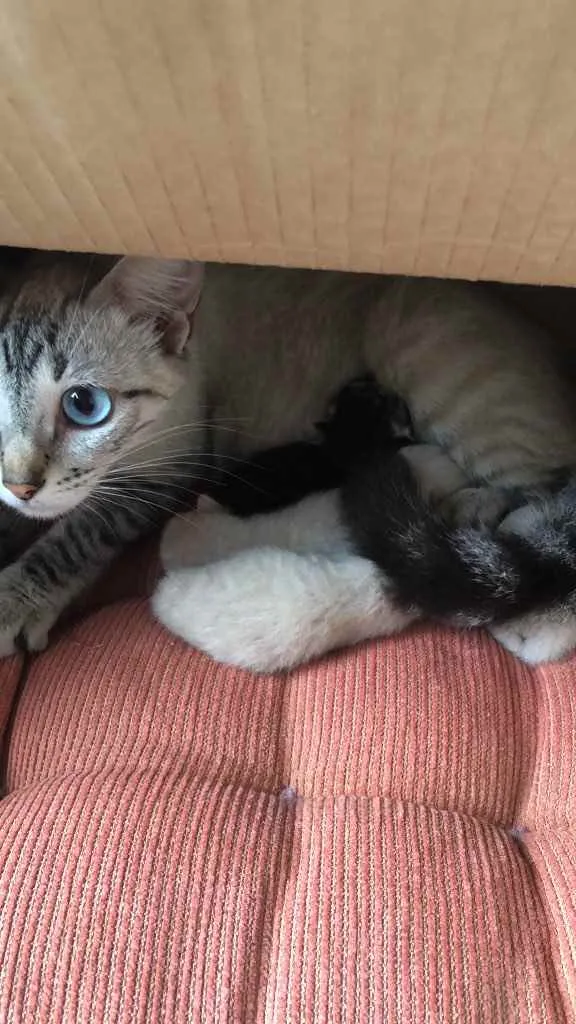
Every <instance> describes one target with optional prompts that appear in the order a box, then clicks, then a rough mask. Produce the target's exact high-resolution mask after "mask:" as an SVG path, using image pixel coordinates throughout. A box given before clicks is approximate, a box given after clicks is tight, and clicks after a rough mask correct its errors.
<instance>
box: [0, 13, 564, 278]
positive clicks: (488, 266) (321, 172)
mask: <svg viewBox="0 0 576 1024" xmlns="http://www.w3.org/2000/svg"><path fill="white" fill-rule="evenodd" d="M0 17H1V27H0V47H1V55H2V56H1V62H0V75H1V86H2V88H1V98H0V132H1V139H2V144H1V157H0V168H1V171H0V173H1V189H2V194H1V205H0V241H1V242H3V243H7V244H16V245H38V246H42V247H50V248H57V247H60V248H76V249H86V250H92V249H96V250H102V251H112V252H120V251H123V252H139V253H154V252H161V253H164V254H167V255H193V256H198V257H202V258H211V259H219V260H222V259H225V260H233V261H243V262H265V263H277V264H284V263H286V264H297V265H308V266H332V267H350V268H353V269H366V270H372V271H395V272H402V273H418V274H421V273H422V274H435V275H449V276H452V275H455V276H462V277H469V278H476V277H481V278H492V279H501V280H508V281H527V282H530V281H537V282H556V283H560V284H565V283H570V284H576V233H575V225H576V136H575V132H576V58H575V54H576V5H575V4H574V2H573V0H304V2H301V3H295V2H291V0H282V2H281V0H162V3H155V2H154V0H2V2H1V7H0Z"/></svg>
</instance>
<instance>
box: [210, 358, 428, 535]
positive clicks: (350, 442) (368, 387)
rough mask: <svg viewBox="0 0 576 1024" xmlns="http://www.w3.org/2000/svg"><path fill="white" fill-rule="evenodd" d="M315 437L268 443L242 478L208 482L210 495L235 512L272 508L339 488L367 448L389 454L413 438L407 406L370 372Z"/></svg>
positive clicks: (343, 396)
mask: <svg viewBox="0 0 576 1024" xmlns="http://www.w3.org/2000/svg"><path fill="white" fill-rule="evenodd" d="M316 430H317V435H318V436H317V439H316V440H313V441H299V442H295V443H294V444H287V445H282V446H280V447H278V448H270V449H268V450H267V451H264V452H261V453H260V454H257V455H255V456H254V457H253V458H252V459H251V460H250V461H249V462H248V464H246V465H244V466H243V467H242V479H236V478H232V477H229V478H227V479H226V480H219V481H217V482H215V483H214V484H211V485H210V488H209V492H208V493H209V494H210V497H212V498H214V499H215V500H216V501H218V502H219V503H220V504H221V505H223V506H224V508H226V509H228V511H229V512H232V513H234V514H235V515H237V516H251V515H255V514H257V513H262V512H272V511H274V510H275V509H278V508H284V507H285V506H287V505H292V504H294V503H295V502H297V501H300V500H301V499H302V498H305V497H306V495H308V494H312V493H314V492H318V491H328V490H332V489H333V488H335V487H339V486H340V485H341V484H342V483H343V481H344V480H345V478H346V475H347V474H348V472H349V471H350V469H351V468H352V467H353V466H354V465H356V464H358V463H359V462H360V461H361V460H362V459H364V458H366V457H367V456H368V455H369V454H370V453H372V452H376V451H377V452H378V453H380V455H382V456H390V455H393V454H394V453H395V452H397V451H398V450H399V449H400V448H402V447H404V446H405V445H407V444H410V443H412V441H413V429H412V422H411V419H410V414H409V412H408V407H407V406H406V404H405V403H404V402H403V401H402V399H401V398H399V397H398V395H396V394H394V393H392V392H388V391H382V390H381V389H380V388H379V386H378V384H377V383H376V380H375V379H374V378H373V377H371V376H366V377H360V378H357V379H356V380H353V381H352V382H351V383H350V384H347V385H346V386H345V387H344V388H342V390H341V391H340V392H339V393H338V395H337V396H336V398H335V399H334V401H333V402H332V404H331V407H330V409H329V410H328V412H327V415H326V418H325V419H324V420H322V421H321V422H320V423H317V424H316Z"/></svg>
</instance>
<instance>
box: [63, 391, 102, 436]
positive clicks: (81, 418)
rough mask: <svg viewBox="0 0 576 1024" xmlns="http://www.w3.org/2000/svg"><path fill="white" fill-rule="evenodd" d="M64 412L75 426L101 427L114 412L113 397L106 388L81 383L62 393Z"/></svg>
mask: <svg viewBox="0 0 576 1024" xmlns="http://www.w3.org/2000/svg"><path fill="white" fill-rule="evenodd" d="M62 412H63V413H64V416H65V417H66V419H67V420H68V422H69V423H72V424H73V426H75V427H99V426H100V425H101V424H102V423H104V422H105V420H107V419H108V417H109V415H110V413H111V412H112V399H111V397H110V395H109V394H108V392H107V391H106V390H105V389H104V388H97V387H92V385H90V384H80V385H78V387H75V388H68V391H65V392H64V394H63V395H62Z"/></svg>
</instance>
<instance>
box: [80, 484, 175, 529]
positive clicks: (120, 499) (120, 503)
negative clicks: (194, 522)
mask: <svg viewBox="0 0 576 1024" xmlns="http://www.w3.org/2000/svg"><path fill="white" fill-rule="evenodd" d="M141 491H145V492H146V491H148V492H149V493H150V494H154V493H155V492H154V490H152V489H151V488H139V491H138V492H136V491H134V492H130V491H128V492H126V491H121V490H115V489H114V488H110V487H99V488H98V490H97V492H96V494H97V496H98V497H100V496H102V497H103V498H105V497H108V500H112V501H114V502H115V503H116V506H117V507H118V508H121V509H123V510H125V509H126V498H127V497H129V498H130V501H131V502H132V501H139V502H141V504H143V505H147V506H149V507H150V508H153V509H157V510H158V511H159V512H162V514H163V515H166V516H176V517H177V518H178V519H182V520H183V521H184V522H188V520H187V518H186V516H184V515H182V514H181V513H180V512H177V511H175V510H174V508H172V507H171V506H168V505H161V504H160V503H159V502H157V501H150V499H149V498H144V497H142V494H141V493H140V492H141ZM192 496H194V495H192ZM178 500H179V501H180V503H181V504H182V505H184V506H187V502H185V501H184V500H183V499H178Z"/></svg>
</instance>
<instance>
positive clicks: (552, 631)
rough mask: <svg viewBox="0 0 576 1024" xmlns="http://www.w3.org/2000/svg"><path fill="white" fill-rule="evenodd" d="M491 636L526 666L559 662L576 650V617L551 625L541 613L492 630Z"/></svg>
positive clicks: (494, 627)
mask: <svg viewBox="0 0 576 1024" xmlns="http://www.w3.org/2000/svg"><path fill="white" fill-rule="evenodd" d="M490 632H491V633H492V636H493V637H494V638H495V639H496V640H498V642H499V643H501V644H502V646H503V647H505V648H506V650H507V651H510V653H511V654H515V655H516V657H517V658H520V660H521V661H525V662H526V664H528V665H540V664H543V663H546V662H550V661H560V660H561V659H563V658H566V657H567V656H568V655H569V654H571V653H572V651H574V650H575V649H576V616H573V617H571V618H566V619H564V621H554V618H553V616H552V615H546V613H545V612H543V613H542V614H540V615H533V616H526V618H524V619H518V620H516V621H513V622H509V623H506V624H505V625H501V626H492V627H491V629H490Z"/></svg>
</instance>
